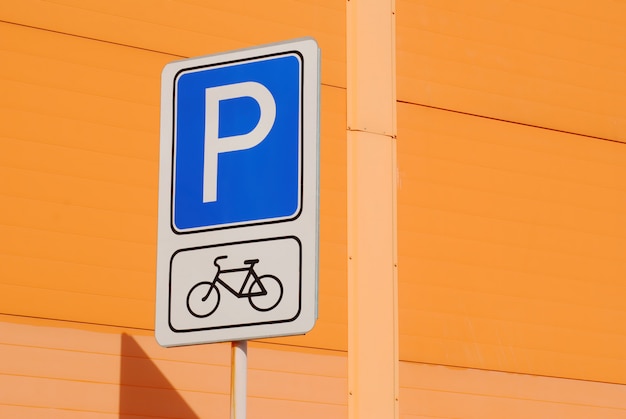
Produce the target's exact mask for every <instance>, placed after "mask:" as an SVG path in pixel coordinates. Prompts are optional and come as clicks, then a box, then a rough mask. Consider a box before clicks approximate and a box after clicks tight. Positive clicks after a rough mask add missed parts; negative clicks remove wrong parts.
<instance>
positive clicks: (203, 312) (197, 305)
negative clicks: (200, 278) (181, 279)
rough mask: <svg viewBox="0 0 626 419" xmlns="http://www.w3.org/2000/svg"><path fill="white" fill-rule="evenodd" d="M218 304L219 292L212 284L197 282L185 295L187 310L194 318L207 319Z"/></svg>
mask: <svg viewBox="0 0 626 419" xmlns="http://www.w3.org/2000/svg"><path fill="white" fill-rule="evenodd" d="M219 304H220V290H218V289H217V286H216V285H215V283H213V282H208V281H205V282H199V283H197V284H196V285H194V286H193V287H192V288H191V290H189V294H187V310H189V312H190V313H191V314H192V315H194V316H195V317H200V318H203V317H209V316H210V315H211V314H213V312H214V311H215V310H217V306H218V305H219Z"/></svg>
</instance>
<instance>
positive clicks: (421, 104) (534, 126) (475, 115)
mask: <svg viewBox="0 0 626 419" xmlns="http://www.w3.org/2000/svg"><path fill="white" fill-rule="evenodd" d="M397 102H398V103H403V104H406V105H414V106H421V107H423V108H430V109H436V110H439V111H445V112H452V113H456V114H460V115H467V116H474V117H477V118H483V119H490V120H492V121H498V122H506V123H509V124H515V125H521V126H524V127H529V128H538V129H542V130H546V131H552V132H559V133H562V134H570V135H576V136H578V137H585V138H591V139H594V140H601V141H608V142H611V143H618V144H626V141H620V140H615V139H612V138H605V137H599V136H596V135H589V134H582V133H579V132H573V131H566V130H562V129H558V128H550V127H544V126H541V125H534V124H528V123H524V122H518V121H511V120H508V119H502V118H496V117H493V116H487V115H480V114H475V113H471V112H465V111H460V110H456V109H448V108H442V107H439V106H433V105H426V104H423V103H415V102H409V101H406V100H398V101H397Z"/></svg>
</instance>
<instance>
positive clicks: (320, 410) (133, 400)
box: [0, 323, 347, 418]
mask: <svg viewBox="0 0 626 419" xmlns="http://www.w3.org/2000/svg"><path fill="white" fill-rule="evenodd" d="M275 348H280V346H276V345H261V344H253V345H251V346H250V348H249V351H248V358H249V377H248V382H249V385H248V388H249V390H248V394H249V401H248V404H249V412H250V414H251V415H253V416H254V417H275V416H280V417H296V416H297V417H303V418H316V417H320V415H322V414H323V415H324V416H326V417H329V418H342V417H345V412H346V410H347V394H346V386H347V380H346V376H345V374H346V358H345V354H342V353H338V352H332V351H323V350H315V351H314V350H306V349H300V350H295V351H289V350H284V349H283V350H279V349H275ZM229 354H230V345H229V344H213V345H201V346H193V347H184V348H174V349H164V348H161V347H159V346H158V345H157V344H156V342H155V340H154V339H153V338H152V337H150V336H132V335H119V334H114V333H100V332H93V331H81V330H72V329H64V328H56V327H49V326H31V325H24V324H11V323H0V389H2V391H0V416H2V417H11V416H10V415H11V414H19V415H20V416H19V417H25V418H28V417H43V416H45V417H53V418H67V417H76V415H72V414H71V412H80V413H82V414H83V417H84V416H85V415H89V416H90V417H137V416H139V417H163V418H166V417H167V418H169V417H171V418H174V417H186V418H196V417H197V418H223V417H227V416H228V409H229V391H230V390H229V383H230V359H229ZM68 412H69V413H68Z"/></svg>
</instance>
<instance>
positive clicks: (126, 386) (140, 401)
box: [119, 334, 199, 419]
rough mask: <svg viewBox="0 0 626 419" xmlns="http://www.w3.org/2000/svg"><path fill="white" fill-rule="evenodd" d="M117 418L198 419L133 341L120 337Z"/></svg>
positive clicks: (127, 336) (126, 336)
mask: <svg viewBox="0 0 626 419" xmlns="http://www.w3.org/2000/svg"><path fill="white" fill-rule="evenodd" d="M121 356H122V362H121V367H120V369H121V371H120V416H119V417H120V419H137V417H138V416H140V417H145V416H149V417H160V418H164V417H165V418H186V419H193V418H199V416H198V415H196V414H195V413H194V411H193V410H191V408H190V407H189V406H188V405H187V403H186V402H185V400H183V398H182V397H181V396H180V395H179V394H178V392H177V391H176V389H175V388H174V387H173V386H172V384H171V383H170V382H169V381H168V380H167V378H165V376H164V375H163V374H162V373H161V371H159V368H158V367H157V366H156V365H155V364H154V363H153V362H152V361H151V360H150V358H149V357H148V355H147V354H146V353H145V352H144V351H143V349H141V347H140V346H139V345H138V344H137V342H135V340H134V339H133V338H132V337H131V336H129V335H126V334H123V335H122V351H121Z"/></svg>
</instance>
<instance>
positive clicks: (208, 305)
mask: <svg viewBox="0 0 626 419" xmlns="http://www.w3.org/2000/svg"><path fill="white" fill-rule="evenodd" d="M226 258H228V256H227V255H221V256H217V257H216V258H215V259H214V260H213V265H215V267H217V272H216V273H215V277H214V278H213V280H212V281H202V282H198V283H197V284H195V285H194V286H193V287H191V289H190V290H189V292H188V293H187V299H186V303H187V310H188V311H189V313H191V314H192V315H193V316H194V317H198V318H205V317H209V316H210V315H211V314H213V313H214V312H215V311H216V310H217V308H218V306H219V304H220V299H221V296H220V290H219V289H218V287H217V285H218V284H220V285H221V286H222V287H223V288H225V289H226V290H227V291H228V292H230V293H231V294H233V295H234V296H235V297H237V298H248V302H249V303H250V305H251V306H252V308H254V309H255V310H257V311H261V312H266V311H270V310H272V309H274V308H275V307H276V306H277V305H278V304H279V303H280V301H281V300H282V298H283V284H282V282H280V280H279V279H278V278H277V277H276V276H274V275H269V274H266V275H261V276H259V275H258V274H257V273H256V271H255V270H254V265H256V264H257V263H259V259H247V260H244V261H243V264H244V265H247V266H244V267H241V268H231V269H222V267H221V266H220V264H219V261H220V260H222V259H226ZM236 272H247V273H246V277H245V279H244V281H243V283H242V285H241V287H240V288H239V291H237V290H236V289H234V288H233V287H231V286H230V285H228V284H227V283H226V282H224V280H223V279H222V278H221V277H220V276H221V275H223V274H230V273H236ZM246 287H247V288H248V290H247V291H246ZM255 288H256V289H255ZM276 295H278V298H276Z"/></svg>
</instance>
